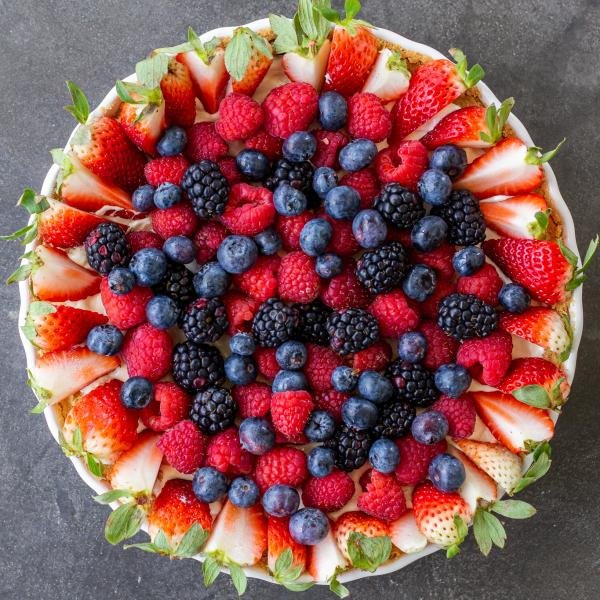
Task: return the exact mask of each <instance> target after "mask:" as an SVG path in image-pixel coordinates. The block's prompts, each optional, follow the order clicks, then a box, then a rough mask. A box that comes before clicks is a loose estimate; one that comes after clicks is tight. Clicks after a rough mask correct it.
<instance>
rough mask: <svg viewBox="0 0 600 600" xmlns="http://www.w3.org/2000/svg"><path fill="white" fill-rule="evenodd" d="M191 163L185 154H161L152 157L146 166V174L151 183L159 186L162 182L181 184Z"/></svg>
mask: <svg viewBox="0 0 600 600" xmlns="http://www.w3.org/2000/svg"><path fill="white" fill-rule="evenodd" d="M189 166H190V163H189V162H188V161H187V159H186V158H185V156H183V155H181V154H178V155H177V156H161V157H159V158H152V159H151V160H149V161H148V162H147V163H146V166H145V167H144V175H145V176H146V180H147V181H148V183H149V184H150V185H153V186H154V187H158V186H159V185H160V184H161V183H174V184H175V185H180V184H181V180H182V178H183V174H184V173H185V172H186V171H187V168H188V167H189Z"/></svg>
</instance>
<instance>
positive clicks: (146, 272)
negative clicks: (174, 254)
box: [129, 248, 167, 287]
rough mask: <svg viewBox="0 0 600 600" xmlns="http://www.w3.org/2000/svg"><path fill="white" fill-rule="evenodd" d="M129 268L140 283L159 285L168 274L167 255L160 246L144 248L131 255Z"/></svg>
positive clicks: (146, 285)
mask: <svg viewBox="0 0 600 600" xmlns="http://www.w3.org/2000/svg"><path fill="white" fill-rule="evenodd" d="M129 269H130V271H131V272H132V273H133V274H134V275H135V279H136V281H137V283H138V285H142V286H145V287H150V286H153V285H157V284H159V283H160V282H161V281H162V280H163V279H164V277H165V275H166V274H167V257H166V256H165V254H164V252H163V251H162V250H159V249H158V248H142V249H141V250H138V251H137V252H136V253H135V254H134V255H133V256H132V257H131V260H130V261H129Z"/></svg>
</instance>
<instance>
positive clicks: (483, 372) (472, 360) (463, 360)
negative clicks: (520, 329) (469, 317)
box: [456, 330, 512, 387]
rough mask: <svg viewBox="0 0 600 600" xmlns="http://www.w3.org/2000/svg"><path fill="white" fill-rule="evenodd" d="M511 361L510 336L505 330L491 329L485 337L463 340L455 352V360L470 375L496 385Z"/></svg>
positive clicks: (487, 383)
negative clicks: (466, 368) (467, 370)
mask: <svg viewBox="0 0 600 600" xmlns="http://www.w3.org/2000/svg"><path fill="white" fill-rule="evenodd" d="M511 361H512V336H511V335H510V333H506V332H505V331H500V330H498V331H492V333H490V334H489V335H488V336H487V337H485V338H472V339H468V340H464V342H463V343H462V344H461V345H460V348H459V349H458V353H457V354H456V362H457V363H458V364H459V365H462V366H463V367H468V369H469V371H470V373H471V375H472V376H473V377H474V378H475V379H477V380H478V381H481V383H484V384H485V385H491V386H492V387H496V386H497V385H499V383H500V382H501V381H502V379H503V377H504V376H505V375H506V372H507V371H508V368H509V367H510V363H511Z"/></svg>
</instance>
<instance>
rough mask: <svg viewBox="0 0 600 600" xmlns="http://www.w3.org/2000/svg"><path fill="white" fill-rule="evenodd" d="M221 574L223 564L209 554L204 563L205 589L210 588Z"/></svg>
mask: <svg viewBox="0 0 600 600" xmlns="http://www.w3.org/2000/svg"><path fill="white" fill-rule="evenodd" d="M220 572H221V563H220V562H219V561H218V560H217V558H216V557H215V556H213V555H212V554H208V555H207V556H206V557H205V559H204V562H203V563H202V576H203V578H204V587H207V588H208V587H210V586H211V585H212V584H213V583H214V582H215V581H216V579H217V577H218V576H219V573H220Z"/></svg>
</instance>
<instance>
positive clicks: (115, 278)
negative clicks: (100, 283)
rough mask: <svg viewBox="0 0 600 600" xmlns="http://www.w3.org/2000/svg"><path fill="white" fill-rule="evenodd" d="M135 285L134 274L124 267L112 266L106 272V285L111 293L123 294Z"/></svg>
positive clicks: (127, 292)
mask: <svg viewBox="0 0 600 600" xmlns="http://www.w3.org/2000/svg"><path fill="white" fill-rule="evenodd" d="M134 286H135V275H134V274H133V273H132V272H131V271H130V270H129V269H126V268H125V267H114V268H113V269H112V271H111V272H110V273H109V274H108V287H109V288H110V291H111V292H112V293H113V294H116V295H117V296H123V295H125V294H129V292H130V291H131V290H132V289H133V287H134Z"/></svg>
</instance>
